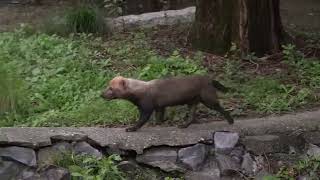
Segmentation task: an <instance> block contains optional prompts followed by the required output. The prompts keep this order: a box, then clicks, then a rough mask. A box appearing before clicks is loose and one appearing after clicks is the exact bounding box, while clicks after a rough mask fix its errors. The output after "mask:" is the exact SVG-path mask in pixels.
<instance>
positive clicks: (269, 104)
mask: <svg viewBox="0 0 320 180" xmlns="http://www.w3.org/2000/svg"><path fill="white" fill-rule="evenodd" d="M241 94H242V96H243V97H244V101H245V102H246V103H247V105H249V106H252V107H253V108H254V109H256V110H258V111H260V112H267V113H274V112H281V111H290V110H292V108H294V107H297V106H300V105H303V104H306V103H307V102H308V101H307V100H308V98H310V96H311V92H310V90H309V89H307V88H303V89H297V88H296V87H295V86H291V85H284V84H282V83H280V82H279V81H277V80H273V79H268V78H257V79H253V80H250V81H249V82H247V83H246V84H245V85H244V86H243V87H242V89H241Z"/></svg>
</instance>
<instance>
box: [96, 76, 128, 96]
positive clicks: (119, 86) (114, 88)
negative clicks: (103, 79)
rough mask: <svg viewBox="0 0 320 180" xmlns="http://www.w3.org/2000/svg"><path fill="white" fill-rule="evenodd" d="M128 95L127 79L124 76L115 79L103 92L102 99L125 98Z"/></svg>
mask: <svg viewBox="0 0 320 180" xmlns="http://www.w3.org/2000/svg"><path fill="white" fill-rule="evenodd" d="M126 94H127V79H126V78H124V77H122V76H117V77H115V78H113V79H112V80H111V81H110V82H109V85H108V86H107V88H106V89H105V90H104V91H103V92H102V94H101V97H102V98H104V99H106V100H112V99H121V98H125V95H126Z"/></svg>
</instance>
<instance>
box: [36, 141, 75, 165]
mask: <svg viewBox="0 0 320 180" xmlns="http://www.w3.org/2000/svg"><path fill="white" fill-rule="evenodd" d="M71 151H72V145H71V144H70V143H67V142H60V143H57V144H55V145H53V146H50V147H45V148H41V149H40V150H39V151H38V154H37V155H38V163H39V164H40V165H45V164H52V163H53V162H54V160H55V159H56V158H59V157H61V155H62V154H63V153H68V152H71Z"/></svg>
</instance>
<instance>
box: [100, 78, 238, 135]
mask: <svg viewBox="0 0 320 180" xmlns="http://www.w3.org/2000/svg"><path fill="white" fill-rule="evenodd" d="M217 90H220V91H222V92H226V91H227V88H225V87H224V86H223V85H222V84H220V83H219V82H218V81H215V80H212V79H211V78H210V77H208V76H200V75H194V76H186V77H173V78H167V79H156V80H152V81H147V82H146V81H141V80H136V79H130V78H124V77H122V76H117V77H115V78H113V79H112V80H111V81H110V82H109V86H108V87H107V88H106V89H105V90H104V92H103V93H102V95H101V97H103V98H104V99H106V100H112V99H126V100H128V101H131V102H132V103H134V104H135V105H136V106H137V107H138V109H139V112H140V118H139V121H138V122H137V123H136V124H135V125H134V126H132V127H130V128H127V129H126V131H136V130H138V129H139V128H140V127H142V126H143V125H144V124H145V123H146V122H147V121H148V120H149V119H150V116H151V114H152V113H153V111H156V118H157V121H158V122H161V121H163V120H164V113H165V108H166V107H168V106H176V105H185V104H187V105H188V107H189V114H188V116H189V118H188V121H187V122H186V123H185V124H183V125H182V126H180V127H181V128H186V127H188V126H189V125H190V124H191V123H192V122H193V121H194V116H195V112H196V105H197V104H198V103H200V102H201V103H203V104H204V105H205V106H207V107H208V108H211V109H214V110H216V111H218V112H219V113H221V114H222V115H223V116H224V117H225V118H226V119H227V120H228V122H229V124H233V119H232V117H231V116H230V114H229V113H228V112H227V111H225V110H224V108H223V107H221V106H220V104H219V101H218V96H217Z"/></svg>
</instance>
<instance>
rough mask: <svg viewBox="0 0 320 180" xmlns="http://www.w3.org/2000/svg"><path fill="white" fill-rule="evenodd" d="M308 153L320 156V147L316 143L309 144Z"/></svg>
mask: <svg viewBox="0 0 320 180" xmlns="http://www.w3.org/2000/svg"><path fill="white" fill-rule="evenodd" d="M307 155H308V156H315V157H319V156H320V147H319V146H316V145H314V144H309V147H308V150H307Z"/></svg>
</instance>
